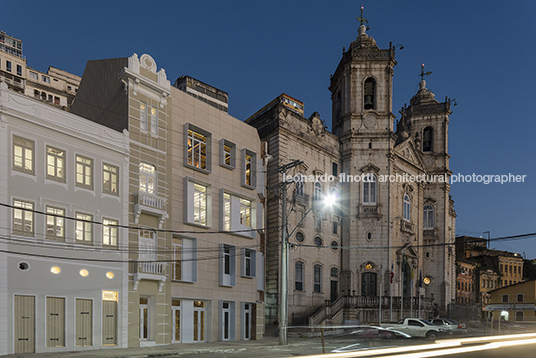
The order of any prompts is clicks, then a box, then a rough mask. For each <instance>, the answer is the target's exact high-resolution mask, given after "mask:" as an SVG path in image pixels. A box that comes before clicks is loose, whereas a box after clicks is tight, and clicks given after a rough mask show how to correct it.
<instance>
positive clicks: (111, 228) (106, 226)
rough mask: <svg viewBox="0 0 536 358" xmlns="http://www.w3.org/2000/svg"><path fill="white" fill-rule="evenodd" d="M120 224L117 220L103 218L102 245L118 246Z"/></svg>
mask: <svg viewBox="0 0 536 358" xmlns="http://www.w3.org/2000/svg"><path fill="white" fill-rule="evenodd" d="M118 224H119V222H118V221H117V220H111V219H102V245H104V246H114V247H117V240H118V236H119V235H118V231H119V228H118V227H117V225H118Z"/></svg>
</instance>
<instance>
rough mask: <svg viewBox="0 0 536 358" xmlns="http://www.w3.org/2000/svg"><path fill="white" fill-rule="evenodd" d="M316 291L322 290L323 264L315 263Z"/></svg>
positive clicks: (314, 287)
mask: <svg viewBox="0 0 536 358" xmlns="http://www.w3.org/2000/svg"><path fill="white" fill-rule="evenodd" d="M313 291H314V292H318V293H320V292H322V266H320V265H315V266H314V286H313Z"/></svg>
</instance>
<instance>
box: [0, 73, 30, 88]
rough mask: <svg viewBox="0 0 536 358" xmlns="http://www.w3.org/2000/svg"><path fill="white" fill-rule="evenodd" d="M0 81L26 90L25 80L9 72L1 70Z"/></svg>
mask: <svg viewBox="0 0 536 358" xmlns="http://www.w3.org/2000/svg"><path fill="white" fill-rule="evenodd" d="M0 81H4V82H5V83H7V84H8V85H9V86H11V87H12V88H13V89H14V90H16V91H19V92H20V91H24V84H25V83H24V80H23V79H21V78H20V77H17V76H13V75H10V74H9V73H6V72H3V71H0Z"/></svg>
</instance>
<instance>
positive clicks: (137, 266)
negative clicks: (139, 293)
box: [132, 261, 166, 292]
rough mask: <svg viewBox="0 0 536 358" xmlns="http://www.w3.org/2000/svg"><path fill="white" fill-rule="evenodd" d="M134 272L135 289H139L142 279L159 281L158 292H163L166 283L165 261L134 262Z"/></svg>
mask: <svg viewBox="0 0 536 358" xmlns="http://www.w3.org/2000/svg"><path fill="white" fill-rule="evenodd" d="M132 265H133V266H134V267H133V272H134V291H136V290H138V286H139V284H140V281H141V280H150V281H158V292H162V289H163V288H164V284H165V283H166V263H165V262H137V261H134V262H133V263H132Z"/></svg>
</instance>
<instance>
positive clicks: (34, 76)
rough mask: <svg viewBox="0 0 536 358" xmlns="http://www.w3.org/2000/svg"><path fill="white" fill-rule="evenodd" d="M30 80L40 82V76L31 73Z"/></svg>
mask: <svg viewBox="0 0 536 358" xmlns="http://www.w3.org/2000/svg"><path fill="white" fill-rule="evenodd" d="M30 78H31V79H32V80H39V75H38V74H37V73H36V72H32V71H30Z"/></svg>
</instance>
